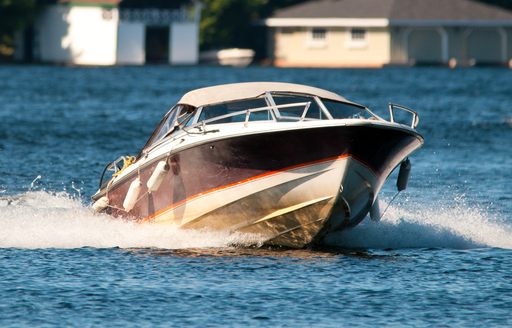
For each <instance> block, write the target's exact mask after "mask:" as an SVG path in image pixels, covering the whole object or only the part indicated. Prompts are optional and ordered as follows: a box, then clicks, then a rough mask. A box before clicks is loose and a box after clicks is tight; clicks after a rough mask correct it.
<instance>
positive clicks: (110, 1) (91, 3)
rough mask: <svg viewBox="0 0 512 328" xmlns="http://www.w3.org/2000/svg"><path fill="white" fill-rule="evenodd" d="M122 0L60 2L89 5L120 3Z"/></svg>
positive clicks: (68, 0)
mask: <svg viewBox="0 0 512 328" xmlns="http://www.w3.org/2000/svg"><path fill="white" fill-rule="evenodd" d="M121 1H122V0H59V3H69V4H73V3H74V4H77V3H79V4H87V5H112V6H115V5H118V4H119V3H120V2H121Z"/></svg>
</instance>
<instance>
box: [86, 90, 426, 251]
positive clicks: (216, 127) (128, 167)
mask: <svg viewBox="0 0 512 328" xmlns="http://www.w3.org/2000/svg"><path fill="white" fill-rule="evenodd" d="M389 112H390V118H389V120H385V119H383V118H381V117H380V116H378V115H376V114H374V113H373V112H372V111H371V110H370V109H369V108H367V107H365V106H363V105H360V104H357V103H355V102H352V101H349V100H347V99H346V98H344V97H342V96H340V95H338V94H336V93H333V92H330V91H326V90H323V89H319V88H315V87H310V86H305V85H299V84H291V83H277V82H249V83H234V84H225V85H218V86H212V87H206V88H202V89H197V90H193V91H190V92H188V93H186V94H185V95H184V96H183V97H182V98H181V99H180V100H179V101H178V103H177V104H176V105H175V106H174V107H172V108H171V109H170V110H169V111H168V112H167V114H166V115H165V116H164V117H163V119H162V121H161V122H160V124H158V126H157V127H156V129H155V130H154V132H153V134H152V135H151V137H150V138H149V140H148V141H147V142H146V144H145V146H144V147H143V148H142V150H141V151H140V153H139V154H138V155H137V156H134V157H130V156H125V157H120V158H118V159H117V160H115V161H114V162H112V163H109V164H108V165H107V166H106V167H105V170H104V171H103V174H102V176H101V179H100V188H99V190H98V191H97V192H96V194H95V195H94V196H93V197H92V198H93V200H94V201H95V203H94V205H93V207H94V208H95V209H96V210H97V211H100V212H104V213H108V214H110V215H113V216H115V217H123V218H126V219H130V220H136V221H137V222H141V223H154V224H170V225H174V226H176V227H180V228H182V229H206V230H213V231H227V232H233V233H235V232H238V233H242V234H248V235H254V236H257V237H258V240H259V241H260V244H265V245H278V246H284V247H293V248H301V247H305V246H308V245H312V244H315V243H321V241H322V239H323V238H324V237H325V236H326V234H328V233H331V232H334V231H339V230H343V229H347V228H350V227H354V226H355V225H357V224H358V223H360V222H361V221H362V220H363V219H364V218H365V217H366V216H367V215H368V214H369V213H370V212H371V213H372V214H373V215H372V216H373V217H376V218H377V219H378V216H379V215H378V214H375V213H378V211H376V207H378V197H377V196H378V194H379V191H380V189H381V187H382V186H383V184H384V182H385V181H386V179H387V177H388V176H389V175H390V174H391V172H392V171H393V170H394V169H395V168H396V167H398V166H400V172H399V178H398V180H399V181H398V182H397V185H398V186H399V189H404V188H405V186H406V184H407V179H408V174H409V172H410V162H409V160H408V157H409V156H410V155H411V153H412V152H414V151H415V150H416V149H418V148H419V147H421V146H422V144H423V137H422V136H421V135H420V134H419V133H418V132H417V131H416V127H417V125H418V122H419V119H418V115H417V113H416V112H415V111H414V110H412V109H410V108H407V107H404V106H399V105H394V104H390V105H389ZM398 118H400V120H399V119H398Z"/></svg>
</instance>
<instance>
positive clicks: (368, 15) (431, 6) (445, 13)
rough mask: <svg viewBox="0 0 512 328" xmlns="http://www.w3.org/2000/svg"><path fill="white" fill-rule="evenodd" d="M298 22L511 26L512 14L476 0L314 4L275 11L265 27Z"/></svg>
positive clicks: (326, 1) (346, 0) (344, 0)
mask: <svg viewBox="0 0 512 328" xmlns="http://www.w3.org/2000/svg"><path fill="white" fill-rule="evenodd" d="M298 18H301V19H304V18H311V19H332V18H338V19H339V18H345V19H387V21H388V23H389V24H387V25H400V23H407V22H415V21H416V22H418V21H436V22H440V21H445V22H452V23H453V22H489V23H491V22H495V23H497V22H508V23H509V24H512V11H510V10H507V9H505V8H502V7H498V6H494V5H490V4H485V3H482V2H478V1H476V0H314V1H308V2H305V3H301V4H298V5H295V6H291V7H288V8H284V9H281V10H277V11H276V12H275V14H274V16H272V17H271V18H270V19H268V20H267V22H266V23H267V25H270V26H279V24H277V25H275V22H276V21H277V22H278V21H279V20H281V21H284V20H285V19H298ZM272 20H274V24H272ZM285 25H286V24H285Z"/></svg>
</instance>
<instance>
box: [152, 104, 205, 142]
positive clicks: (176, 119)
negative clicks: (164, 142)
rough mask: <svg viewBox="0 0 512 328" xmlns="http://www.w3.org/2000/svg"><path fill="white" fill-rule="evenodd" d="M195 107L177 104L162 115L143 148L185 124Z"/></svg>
mask: <svg viewBox="0 0 512 328" xmlns="http://www.w3.org/2000/svg"><path fill="white" fill-rule="evenodd" d="M195 110H196V108H195V107H192V106H187V105H177V106H175V107H174V108H173V109H171V110H170V111H169V113H167V115H165V116H164V118H163V119H162V121H160V124H158V126H157V128H156V129H155V131H154V132H153V134H152V135H151V137H150V138H149V140H148V142H147V143H146V145H145V146H144V148H148V147H150V146H152V145H154V144H156V143H157V142H158V141H159V140H161V139H162V138H164V137H166V136H167V135H169V134H171V133H173V132H174V131H177V130H179V128H182V127H184V126H187V125H188V124H189V123H190V122H191V121H192V120H191V119H192V117H193V116H194V113H195Z"/></svg>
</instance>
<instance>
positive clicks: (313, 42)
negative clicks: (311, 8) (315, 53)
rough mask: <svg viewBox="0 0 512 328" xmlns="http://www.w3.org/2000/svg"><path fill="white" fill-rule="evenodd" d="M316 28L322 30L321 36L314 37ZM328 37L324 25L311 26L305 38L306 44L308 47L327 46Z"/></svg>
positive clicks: (327, 31) (327, 30)
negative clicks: (322, 34) (322, 35)
mask: <svg viewBox="0 0 512 328" xmlns="http://www.w3.org/2000/svg"><path fill="white" fill-rule="evenodd" d="M315 30H316V31H315ZM318 30H323V31H324V37H323V38H318V37H315V32H318ZM328 38H329V29H327V28H326V27H312V28H310V29H309V31H308V39H307V43H306V45H307V47H308V48H325V47H327V40H328Z"/></svg>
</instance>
